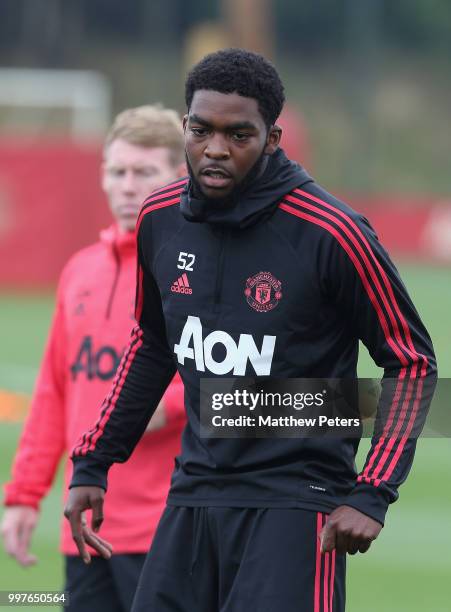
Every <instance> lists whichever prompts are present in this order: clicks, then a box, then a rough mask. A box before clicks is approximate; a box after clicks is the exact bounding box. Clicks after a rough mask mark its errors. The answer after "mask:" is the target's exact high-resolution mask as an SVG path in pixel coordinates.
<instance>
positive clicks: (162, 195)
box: [143, 185, 183, 208]
mask: <svg viewBox="0 0 451 612" xmlns="http://www.w3.org/2000/svg"><path fill="white" fill-rule="evenodd" d="M182 191H183V185H182V186H181V187H178V188H176V189H171V190H170V191H166V192H165V193H157V194H152V195H151V196H149V197H148V198H147V200H145V201H144V204H143V208H144V207H145V206H148V205H149V204H152V202H158V201H160V200H164V199H167V198H170V197H171V196H173V195H177V194H179V193H182Z"/></svg>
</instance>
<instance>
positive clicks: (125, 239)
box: [100, 223, 136, 257]
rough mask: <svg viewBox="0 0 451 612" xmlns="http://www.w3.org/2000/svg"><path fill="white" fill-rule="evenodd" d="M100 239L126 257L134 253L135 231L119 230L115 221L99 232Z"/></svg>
mask: <svg viewBox="0 0 451 612" xmlns="http://www.w3.org/2000/svg"><path fill="white" fill-rule="evenodd" d="M100 241H101V242H103V244H105V245H107V246H108V247H109V248H110V249H113V248H114V249H115V250H116V252H117V253H119V255H121V256H124V257H127V256H129V255H134V254H135V253H136V233H135V232H121V231H120V230H119V227H118V225H117V224H116V223H114V224H113V225H110V227H107V228H106V229H104V230H102V231H101V232H100Z"/></svg>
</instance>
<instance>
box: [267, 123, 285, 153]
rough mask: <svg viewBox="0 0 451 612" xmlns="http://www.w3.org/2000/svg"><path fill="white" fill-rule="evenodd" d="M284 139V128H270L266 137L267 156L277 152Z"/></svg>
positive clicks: (276, 126) (274, 126)
mask: <svg viewBox="0 0 451 612" xmlns="http://www.w3.org/2000/svg"><path fill="white" fill-rule="evenodd" d="M281 138H282V128H281V127H279V126H278V125H272V126H271V127H270V128H269V132H268V136H267V137H266V147H265V151H264V152H265V154H266V155H272V154H273V153H275V152H276V150H277V147H278V146H279V144H280V139H281Z"/></svg>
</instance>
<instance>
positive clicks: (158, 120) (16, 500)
mask: <svg viewBox="0 0 451 612" xmlns="http://www.w3.org/2000/svg"><path fill="white" fill-rule="evenodd" d="M184 159H185V158H184V144H183V132H182V128H181V121H180V118H179V117H178V115H177V113H176V112H175V111H173V110H169V109H165V108H163V107H161V106H159V105H157V106H142V107H139V108H134V109H129V110H126V111H124V112H122V113H121V114H120V115H118V117H117V118H116V120H115V122H114V124H113V126H112V127H111V130H110V132H109V134H108V135H107V138H106V142H105V148H104V160H103V166H102V187H103V190H104V192H105V194H106V197H107V200H108V203H109V206H110V210H111V213H112V215H113V218H114V223H113V225H111V227H109V228H108V229H106V230H104V231H103V232H101V234H100V240H99V242H97V243H96V244H93V245H92V246H89V247H87V248H85V249H82V250H81V251H79V252H78V253H76V254H75V255H74V256H73V257H72V258H71V259H70V261H69V262H68V263H67V265H66V266H65V268H64V270H63V272H62V275H61V278H60V282H59V286H58V293H57V302H56V309H55V313H54V317H53V322H52V325H51V329H50V332H49V337H48V342H47V348H46V351H45V355H44V358H43V361H42V365H41V371H40V374H39V378H38V381H37V384H36V389H35V392H34V396H33V402H32V406H31V411H30V414H29V417H28V420H27V422H26V425H25V428H24V430H23V433H22V437H21V440H20V443H19V447H18V450H17V454H16V458H15V462H14V467H13V473H12V479H11V481H10V482H9V484H7V485H6V489H5V505H6V509H5V513H4V518H3V522H2V535H3V540H4V545H5V549H6V551H7V552H8V553H9V554H10V555H11V556H13V557H15V558H16V559H17V561H18V563H20V564H21V565H24V566H26V565H31V564H33V563H35V562H36V560H37V559H36V557H34V556H33V555H32V554H31V553H30V552H29V547H30V541H31V536H32V534H33V531H34V528H35V526H36V523H37V521H38V518H39V504H40V501H41V499H42V498H43V497H44V495H45V494H46V493H47V491H48V490H49V488H50V486H51V484H52V481H53V478H54V476H55V473H56V470H57V467H58V464H59V462H60V460H61V458H62V456H63V455H64V454H65V453H66V452H68V451H70V450H71V449H72V447H73V446H74V445H75V443H76V441H77V440H78V438H79V436H80V435H81V434H82V433H83V432H84V431H87V430H88V428H89V427H90V426H91V424H92V423H93V422H95V421H96V420H97V417H98V406H99V405H100V402H101V400H102V399H103V398H104V396H105V395H106V393H107V391H108V390H109V388H110V386H111V381H112V378H113V377H114V375H115V372H116V369H117V366H118V365H119V362H120V358H121V354H122V352H123V349H124V348H125V346H126V344H127V343H128V336H129V333H130V328H131V326H132V318H133V305H134V297H135V285H136V245H135V223H136V218H137V215H138V213H139V210H140V207H141V204H142V202H143V201H144V199H145V198H146V197H147V196H148V195H149V194H150V193H151V192H152V191H153V190H155V189H158V188H159V187H161V186H163V185H165V184H166V183H168V182H170V181H173V180H175V179H176V178H177V177H178V176H182V175H183V173H184V172H185V164H184ZM184 423H185V414H184V407H183V385H182V383H181V380H180V379H179V377H178V375H177V377H176V378H175V379H174V380H173V382H172V384H171V386H170V387H169V388H168V390H167V392H166V394H165V395H164V397H163V398H162V400H161V402H160V405H159V408H158V409H157V412H156V413H155V415H154V416H153V418H152V420H151V422H150V424H149V427H148V431H147V434H146V435H145V436H144V437H143V438H142V439H141V441H140V442H139V443H138V445H137V447H136V451H135V453H134V455H133V457H132V458H131V459H130V461H128V462H127V463H126V464H125V465H122V466H116V467H115V468H114V469H113V470H112V471H111V474H110V480H109V491H108V492H109V495H108V501H107V504H106V506H105V520H104V523H103V529H102V535H104V536H105V538H106V539H107V540H108V541H109V542H111V544H112V546H113V550H114V554H113V556H112V557H111V559H109V560H106V559H103V558H101V557H100V556H98V555H96V554H95V553H93V556H92V560H91V563H90V564H89V565H85V564H84V563H83V561H82V560H81V559H80V557H79V556H78V554H77V548H76V546H75V544H74V542H73V540H72V536H71V532H70V525H69V523H68V522H67V521H64V523H63V528H62V541H61V549H62V552H63V553H64V555H65V558H66V589H67V590H68V591H69V596H70V606H69V608H68V609H69V610H70V611H71V612H90V611H96V612H101V611H103V610H105V611H106V610H108V612H127V611H128V610H129V609H130V607H131V603H132V599H133V595H134V591H135V588H136V584H137V581H138V578H139V574H140V571H141V565H142V563H143V561H144V558H145V553H146V552H147V551H148V549H149V545H150V542H151V539H152V537H153V534H154V531H155V529H156V526H157V523H158V520H159V518H160V514H161V512H162V510H163V507H164V504H165V501H166V496H167V491H168V487H169V480H170V475H171V472H172V469H173V464H174V457H175V455H176V454H177V453H178V452H179V446H180V434H181V431H182V429H183V426H184ZM86 441H87V443H89V436H87V440H86ZM65 462H66V463H65V487H64V490H65V491H66V492H67V485H68V483H69V479H70V473H71V470H70V466H69V465H68V463H67V461H66V459H65ZM87 518H89V517H87Z"/></svg>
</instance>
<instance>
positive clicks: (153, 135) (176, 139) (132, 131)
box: [104, 104, 185, 165]
mask: <svg viewBox="0 0 451 612" xmlns="http://www.w3.org/2000/svg"><path fill="white" fill-rule="evenodd" d="M118 138H120V139H122V140H125V141H126V142H128V143H130V144H133V145H137V146H140V147H148V148H152V147H166V148H168V149H169V152H170V159H171V163H173V164H174V165H178V164H180V163H182V162H183V161H184V159H185V147H184V138H183V129H182V121H181V119H180V116H179V114H178V113H177V111H175V110H172V109H170V108H164V106H163V105H162V104H152V105H150V104H148V105H146V106H138V107H137V108H128V109H127V110H124V111H122V112H121V113H119V115H117V117H116V118H115V120H114V122H113V125H112V126H111V128H110V130H109V132H108V134H107V135H106V138H105V146H104V150H106V149H107V148H108V147H109V145H110V144H111V143H112V142H113V140H117V139H118Z"/></svg>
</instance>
